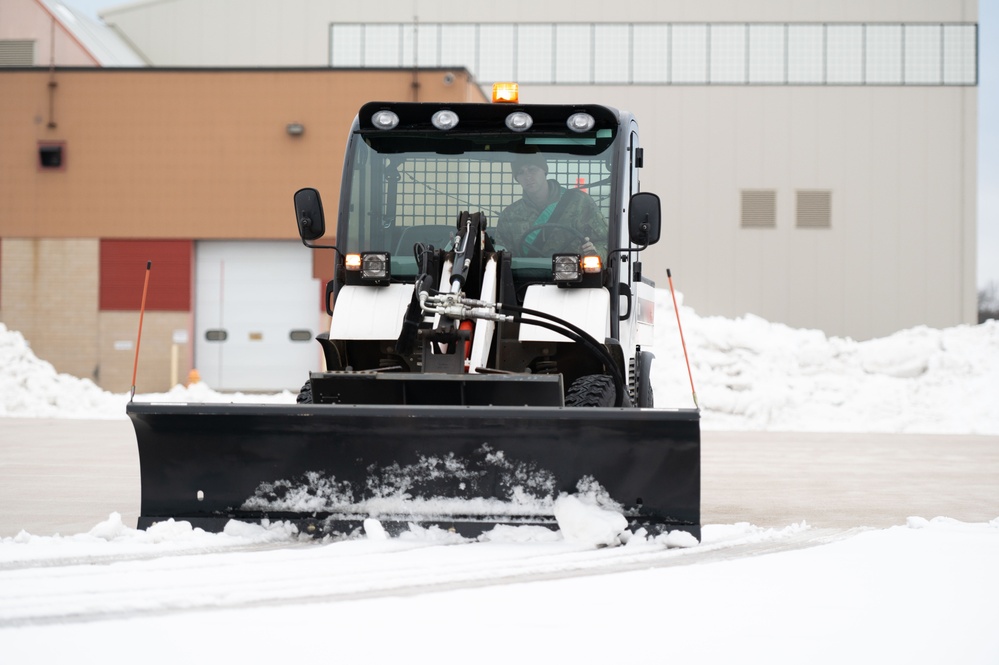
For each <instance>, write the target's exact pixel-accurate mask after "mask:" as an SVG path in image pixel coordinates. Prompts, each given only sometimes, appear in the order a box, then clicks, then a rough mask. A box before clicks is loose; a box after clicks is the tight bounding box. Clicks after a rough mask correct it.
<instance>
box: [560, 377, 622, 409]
mask: <svg viewBox="0 0 999 665" xmlns="http://www.w3.org/2000/svg"><path fill="white" fill-rule="evenodd" d="M614 397H615V395H614V379H612V378H611V377H609V376H607V375H606V374H587V375H586V376H581V377H579V378H578V379H576V380H575V381H573V382H572V385H571V386H569V392H568V393H567V394H566V396H565V405H566V406H614Z"/></svg>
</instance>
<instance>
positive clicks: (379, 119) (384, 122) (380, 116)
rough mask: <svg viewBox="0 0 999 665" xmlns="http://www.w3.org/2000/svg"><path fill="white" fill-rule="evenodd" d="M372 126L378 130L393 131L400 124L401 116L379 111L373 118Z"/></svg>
mask: <svg viewBox="0 0 999 665" xmlns="http://www.w3.org/2000/svg"><path fill="white" fill-rule="evenodd" d="M371 124H372V125H374V126H375V127H377V128H378V129H392V128H394V127H395V126H396V125H398V124H399V116H397V115H396V114H395V113H393V112H392V111H377V112H375V114H374V115H373V116H371Z"/></svg>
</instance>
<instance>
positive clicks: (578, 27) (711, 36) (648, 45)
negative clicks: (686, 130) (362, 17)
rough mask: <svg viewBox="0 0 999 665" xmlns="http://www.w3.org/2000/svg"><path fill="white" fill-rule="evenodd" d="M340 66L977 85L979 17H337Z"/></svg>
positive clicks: (334, 59) (334, 54)
mask: <svg viewBox="0 0 999 665" xmlns="http://www.w3.org/2000/svg"><path fill="white" fill-rule="evenodd" d="M329 30H330V32H329V43H330V46H329V59H330V66H331V67H352V68H353V67H404V68H408V67H416V66H419V67H464V68H466V69H468V70H469V71H470V72H471V73H472V75H473V76H474V77H475V79H476V80H477V81H479V82H480V83H484V84H486V83H491V82H493V81H504V80H505V81H518V82H520V83H521V84H534V85H551V84H555V85H560V84H566V85H571V84H583V85H585V84H592V83H600V84H644V85H977V84H978V68H977V62H978V26H977V25H976V24H974V23H947V24H945V23H522V24H512V23H420V24H418V25H417V26H414V25H413V24H410V23H368V24H360V23H336V24H333V25H331V26H330V28H329Z"/></svg>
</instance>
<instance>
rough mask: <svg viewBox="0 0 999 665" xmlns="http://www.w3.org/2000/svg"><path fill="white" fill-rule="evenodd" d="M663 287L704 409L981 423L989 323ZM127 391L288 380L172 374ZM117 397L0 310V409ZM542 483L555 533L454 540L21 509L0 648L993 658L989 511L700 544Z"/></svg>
mask: <svg viewBox="0 0 999 665" xmlns="http://www.w3.org/2000/svg"><path fill="white" fill-rule="evenodd" d="M657 298H658V300H657V312H656V321H657V327H656V335H657V337H656V344H655V353H656V362H655V364H654V368H655V370H654V372H655V373H654V376H653V382H654V391H655V395H656V403H657V404H658V405H663V406H666V405H670V406H690V405H692V404H693V395H692V391H691V387H690V380H689V379H688V376H687V373H686V364H685V362H684V359H683V354H682V349H681V344H680V339H679V333H678V330H677V327H676V317H675V313H674V311H673V309H672V301H671V299H670V296H669V293H668V292H665V291H660V292H659V293H658V294H657ZM680 302H681V306H680V318H681V321H682V323H683V331H684V336H685V341H686V345H687V348H688V351H689V353H690V363H691V369H692V373H693V380H694V384H695V387H696V394H697V401H698V404H699V406H700V407H701V409H702V424H703V427H704V428H705V429H707V430H769V431H817V432H930V433H948V434H985V435H993V436H994V435H997V434H999V409H997V408H996V407H995V406H994V405H995V404H999V325H997V324H996V322H989V323H986V324H982V325H978V326H958V327H955V328H950V329H946V330H934V329H929V328H923V327H921V328H914V329H911V330H905V331H901V332H899V333H897V334H895V335H892V336H890V337H887V338H884V339H878V340H870V341H866V342H857V341H854V340H850V339H844V338H835V337H827V336H826V335H824V334H823V333H821V332H820V331H815V330H796V329H792V328H789V327H787V326H783V325H780V324H775V323H771V322H767V321H764V320H762V319H760V318H758V317H753V316H745V317H741V318H739V319H736V320H730V319H721V318H717V317H701V316H698V315H697V313H696V312H695V311H694V310H692V309H691V308H689V307H686V306H683V305H682V297H681V298H680ZM140 389H141V385H140ZM136 399H137V400H139V401H150V402H161V401H172V402H185V401H190V402H196V401H214V402H225V401H254V402H260V401H269V402H274V403H293V402H294V395H292V394H290V393H279V394H276V395H268V396H261V395H239V394H222V393H217V392H215V391H212V390H211V389H209V388H208V387H207V386H205V385H204V384H194V385H192V386H190V387H184V386H177V387H175V388H174V389H172V390H171V391H169V392H167V393H164V394H155V395H153V394H141V395H139V396H137V398H136ZM127 400H128V395H127V394H126V393H108V392H105V391H103V390H101V389H99V388H98V387H97V386H95V385H94V384H93V383H92V382H90V381H87V380H85V379H77V378H75V377H71V376H68V375H65V374H60V373H58V372H56V371H55V369H54V368H53V367H52V366H51V365H50V364H49V363H47V362H45V361H43V360H40V359H38V358H37V357H35V355H34V354H33V353H32V351H31V348H30V345H29V344H28V342H27V341H26V340H24V338H23V337H22V336H21V335H20V334H19V333H17V332H16V331H11V330H8V329H7V328H6V327H4V326H3V324H0V416H12V417H28V418H40V419H44V418H123V417H124V406H125V403H126V402H127ZM844 413H849V414H850V417H849V418H844V417H843V414H844ZM0 426H2V422H0ZM2 445H10V442H5V443H3V444H2ZM493 461H494V462H496V463H507V462H505V461H504V460H502V459H501V458H496V459H494V460H493ZM0 471H2V472H3V473H8V472H9V471H8V470H6V469H0ZM515 471H516V470H515V469H514V470H512V472H515ZM387 480H393V481H394V480H397V479H389V478H387ZM389 484H391V483H389ZM329 489H330V492H329V496H337V495H336V492H335V490H336V488H329ZM328 498H329V497H327V499H328ZM520 499H521V500H528V499H529V497H528V498H527V499H525V498H524V497H520ZM546 501H549V503H548V504H546V505H545V506H544V508H545V510H548V509H552V508H553V509H554V513H555V515H556V518H557V521H558V530H557V531H555V530H550V529H545V528H542V527H527V526H524V527H513V526H497V527H495V528H494V529H492V530H491V531H488V532H486V533H485V534H483V535H482V536H480V537H479V538H478V539H475V540H471V539H467V538H463V537H461V536H459V535H458V534H455V533H450V532H448V531H445V530H442V529H440V528H437V527H421V526H418V525H415V524H414V525H410V527H409V529H408V530H407V531H404V532H403V533H402V534H400V535H398V536H395V537H390V536H389V535H388V533H387V532H386V531H385V529H384V527H383V526H382V524H381V523H380V522H379V521H378V519H376V517H374V516H371V517H368V518H366V519H365V520H364V526H363V529H361V530H359V532H358V533H357V534H356V535H355V537H353V538H351V539H348V540H339V541H333V540H325V541H316V540H314V539H312V538H307V537H304V536H302V535H301V534H299V533H297V530H296V529H295V528H294V527H293V526H291V525H289V524H286V523H281V522H276V523H266V524H242V523H239V522H230V523H229V524H228V525H227V526H226V528H225V530H224V532H222V533H206V532H204V531H202V530H201V529H197V528H193V527H192V526H191V525H190V524H189V523H187V522H177V521H173V520H170V521H167V522H163V523H160V524H157V525H155V526H153V527H151V528H149V529H147V530H144V531H142V530H137V529H134V528H132V527H131V526H130V525H128V524H125V523H124V522H123V521H122V518H121V516H120V515H119V514H118V513H113V514H111V515H109V516H108V518H107V519H106V520H104V521H102V522H100V523H98V524H96V525H94V526H93V528H91V529H90V530H89V531H87V532H84V533H78V534H68V535H58V534H32V533H29V532H28V531H26V530H25V531H21V532H20V533H18V534H17V535H16V536H13V537H8V538H0V660H2V661H3V662H67V663H78V662H101V663H119V662H122V663H123V662H133V661H136V660H141V661H142V662H146V663H170V664H173V663H178V662H187V661H195V662H204V661H219V662H240V663H257V662H268V663H273V662H279V661H281V662H283V661H285V660H289V659H313V658H319V659H336V660H341V659H343V660H350V659H356V660H364V661H365V662H389V663H395V662H401V661H404V660H405V661H412V660H417V661H424V660H433V661H435V662H465V661H468V660H473V661H475V662H482V663H508V662H577V663H598V662H666V661H679V662H694V661H697V662H741V661H748V662H757V661H762V660H766V661H767V662H770V663H800V662H810V663H842V662H859V663H873V662H905V663H915V664H921V663H927V664H929V663H940V662H960V663H982V664H985V663H996V662H999V631H996V630H995V626H996V625H999V602H997V601H999V566H997V565H995V562H996V561H999V517H997V518H996V519H994V520H992V521H990V522H981V523H965V522H958V521H956V520H953V519H949V518H947V517H937V516H931V515H925V516H918V515H914V516H911V517H909V518H908V520H906V523H905V524H899V525H897V526H894V527H891V528H888V529H877V530H875V529H865V528H860V527H862V525H857V526H858V528H857V529H853V530H849V531H833V530H821V529H813V528H811V527H809V525H808V524H807V523H798V524H790V525H787V526H785V527H783V528H778V529H766V528H761V527H758V526H755V525H752V524H747V523H738V524H708V525H705V526H704V528H703V532H702V539H701V542H699V543H698V542H697V541H696V540H695V539H694V538H693V537H692V536H690V535H689V534H687V533H685V532H673V533H669V534H664V535H660V536H655V537H653V536H650V535H649V534H647V533H644V532H642V531H639V532H637V533H632V532H630V531H628V530H627V528H626V524H627V520H626V519H625V518H624V516H623V515H622V514H621V507H620V506H618V505H616V504H614V502H613V501H612V500H610V498H609V497H607V496H606V493H604V492H602V490H601V488H600V487H599V486H590V485H587V484H586V483H582V484H581V485H580V487H579V488H578V491H577V492H576V493H575V494H571V495H570V494H562V495H560V496H558V497H554V498H549V499H546ZM551 502H553V503H551ZM368 508H370V507H368V506H365V507H364V509H365V510H367V509H368ZM438 508H439V507H433V509H435V510H436V509H438ZM493 509H494V508H492V507H490V508H489V510H493ZM369 512H371V511H369Z"/></svg>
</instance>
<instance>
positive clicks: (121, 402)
mask: <svg viewBox="0 0 999 665" xmlns="http://www.w3.org/2000/svg"><path fill="white" fill-rule="evenodd" d="M128 398H129V395H128V393H109V392H106V391H104V390H102V389H101V388H99V387H98V386H97V385H96V384H95V383H94V382H93V381H91V380H90V379H80V378H77V377H75V376H72V375H70V374H61V373H59V372H57V371H56V370H55V368H54V367H53V366H52V364H51V363H49V362H46V361H44V360H40V359H39V358H38V357H36V356H35V354H34V352H33V351H32V350H31V346H30V344H29V343H28V342H27V341H26V340H25V339H24V336H23V335H21V333H19V332H17V331H14V330H8V329H7V326H5V325H4V324H3V323H0V416H17V417H22V418H23V417H27V418H124V417H125V404H126V403H127V402H128ZM136 399H137V400H140V401H145V402H225V403H228V402H268V403H279V404H280V403H289V404H290V403H294V402H295V395H292V394H291V393H290V392H288V391H284V392H280V393H277V394H274V395H246V394H243V393H219V392H216V391H214V390H212V389H211V388H209V387H208V386H207V385H205V384H204V383H195V384H192V385H190V386H186V387H185V386H181V385H177V386H174V387H173V389H171V390H170V391H169V392H166V393H151V394H146V395H141V396H137V397H136Z"/></svg>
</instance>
